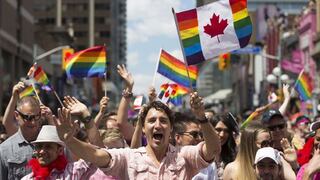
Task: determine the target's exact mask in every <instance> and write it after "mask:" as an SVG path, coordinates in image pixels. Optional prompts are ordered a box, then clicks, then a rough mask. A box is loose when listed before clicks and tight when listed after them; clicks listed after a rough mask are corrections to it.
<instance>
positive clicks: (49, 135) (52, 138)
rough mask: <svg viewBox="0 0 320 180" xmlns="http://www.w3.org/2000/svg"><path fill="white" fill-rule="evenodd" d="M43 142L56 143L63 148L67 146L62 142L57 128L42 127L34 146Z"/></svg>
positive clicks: (50, 126)
mask: <svg viewBox="0 0 320 180" xmlns="http://www.w3.org/2000/svg"><path fill="white" fill-rule="evenodd" d="M42 142H54V143H57V144H60V145H61V146H66V145H65V144H64V142H63V141H61V140H60V138H59V136H58V133H57V128H56V126H52V125H44V126H42V128H41V130H40V133H39V135H38V137H37V139H36V140H35V141H33V142H31V143H32V144H35V143H42Z"/></svg>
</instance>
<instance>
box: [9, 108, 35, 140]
mask: <svg viewBox="0 0 320 180" xmlns="http://www.w3.org/2000/svg"><path fill="white" fill-rule="evenodd" d="M15 117H16V119H17V120H18V123H19V126H20V129H21V132H22V134H23V136H24V138H25V139H26V140H27V141H33V140H35V139H36V137H37V135H38V132H39V130H40V125H41V118H40V117H41V115H40V107H35V106H31V105H30V104H29V103H24V104H22V105H21V106H20V107H19V108H17V111H16V112H15ZM28 117H32V118H31V119H28Z"/></svg>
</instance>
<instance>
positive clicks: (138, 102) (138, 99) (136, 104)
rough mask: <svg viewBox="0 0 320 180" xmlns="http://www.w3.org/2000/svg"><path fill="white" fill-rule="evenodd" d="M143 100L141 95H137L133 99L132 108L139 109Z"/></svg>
mask: <svg viewBox="0 0 320 180" xmlns="http://www.w3.org/2000/svg"><path fill="white" fill-rule="evenodd" d="M142 102H143V96H142V95H141V96H137V97H136V99H135V100H134V101H133V109H134V110H140V109H141V106H142Z"/></svg>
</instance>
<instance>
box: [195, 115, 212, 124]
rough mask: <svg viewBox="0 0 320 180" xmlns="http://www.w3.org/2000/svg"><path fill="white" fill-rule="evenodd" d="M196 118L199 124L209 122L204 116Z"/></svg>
mask: <svg viewBox="0 0 320 180" xmlns="http://www.w3.org/2000/svg"><path fill="white" fill-rule="evenodd" d="M197 120H198V122H199V123H200V124H205V123H208V122H209V120H208V118H207V117H206V116H204V118H201V119H200V118H198V119H197Z"/></svg>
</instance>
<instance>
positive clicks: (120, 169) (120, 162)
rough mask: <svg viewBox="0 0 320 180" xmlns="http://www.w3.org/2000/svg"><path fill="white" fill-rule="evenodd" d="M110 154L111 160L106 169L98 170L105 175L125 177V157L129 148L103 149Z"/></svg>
mask: <svg viewBox="0 0 320 180" xmlns="http://www.w3.org/2000/svg"><path fill="white" fill-rule="evenodd" d="M103 150H105V151H106V152H107V153H109V154H110V156H111V159H110V162H109V165H108V167H106V168H100V170H102V171H103V172H104V173H105V174H106V175H110V176H119V175H120V176H122V175H124V176H125V173H127V170H126V169H127V164H128V163H127V155H128V153H129V152H128V150H130V149H129V148H126V149H103Z"/></svg>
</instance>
